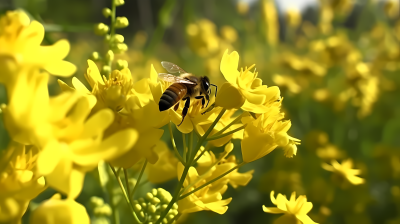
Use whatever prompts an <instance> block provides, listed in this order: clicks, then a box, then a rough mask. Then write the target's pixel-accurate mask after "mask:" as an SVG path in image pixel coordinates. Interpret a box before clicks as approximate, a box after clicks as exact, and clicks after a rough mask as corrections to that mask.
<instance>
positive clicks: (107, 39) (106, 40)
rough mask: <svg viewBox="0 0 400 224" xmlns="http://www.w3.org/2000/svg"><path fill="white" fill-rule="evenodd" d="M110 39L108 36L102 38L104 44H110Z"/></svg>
mask: <svg viewBox="0 0 400 224" xmlns="http://www.w3.org/2000/svg"><path fill="white" fill-rule="evenodd" d="M110 38H111V36H110V35H109V34H107V35H105V36H104V42H105V43H108V42H110Z"/></svg>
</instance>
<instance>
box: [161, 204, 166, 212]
mask: <svg viewBox="0 0 400 224" xmlns="http://www.w3.org/2000/svg"><path fill="white" fill-rule="evenodd" d="M167 207H168V205H166V204H163V205H161V207H160V208H161V211H164V210H165V209H167Z"/></svg>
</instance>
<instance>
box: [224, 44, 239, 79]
mask: <svg viewBox="0 0 400 224" xmlns="http://www.w3.org/2000/svg"><path fill="white" fill-rule="evenodd" d="M238 65H239V54H238V52H236V51H233V52H232V53H230V54H228V50H226V51H225V52H224V55H223V56H222V59H221V65H220V70H221V72H222V74H223V75H224V77H225V79H226V81H228V82H230V83H232V84H234V83H236V78H237V77H238V76H239V71H238V70H237V69H238Z"/></svg>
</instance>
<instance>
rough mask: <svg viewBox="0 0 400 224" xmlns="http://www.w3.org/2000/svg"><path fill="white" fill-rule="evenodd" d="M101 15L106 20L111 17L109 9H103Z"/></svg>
mask: <svg viewBox="0 0 400 224" xmlns="http://www.w3.org/2000/svg"><path fill="white" fill-rule="evenodd" d="M102 13H103V16H104V17H105V18H108V17H109V16H111V9H109V8H104V9H103V11H102Z"/></svg>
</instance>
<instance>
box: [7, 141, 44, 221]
mask: <svg viewBox="0 0 400 224" xmlns="http://www.w3.org/2000/svg"><path fill="white" fill-rule="evenodd" d="M37 153H38V150H37V149H36V148H35V147H26V146H24V145H22V144H19V143H11V145H10V146H9V148H8V149H7V150H6V151H4V152H3V154H2V155H1V158H0V163H1V164H6V167H5V169H4V170H0V222H15V223H18V222H19V221H20V219H21V218H22V215H23V214H24V213H25V211H26V209H27V208H28V205H29V201H30V200H32V199H34V198H35V197H36V196H37V195H38V194H40V193H41V192H42V191H43V190H45V189H46V186H45V180H44V177H42V176H38V175H37V174H36V172H35V166H36V160H37ZM7 155H9V156H8V157H7ZM6 157H7V158H6Z"/></svg>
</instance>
